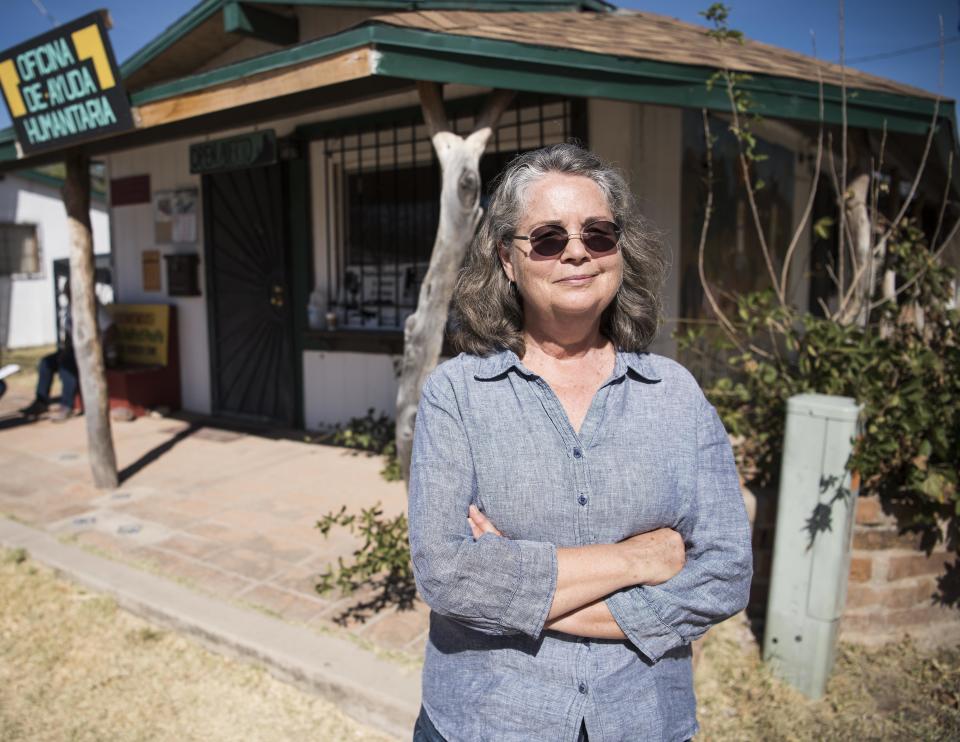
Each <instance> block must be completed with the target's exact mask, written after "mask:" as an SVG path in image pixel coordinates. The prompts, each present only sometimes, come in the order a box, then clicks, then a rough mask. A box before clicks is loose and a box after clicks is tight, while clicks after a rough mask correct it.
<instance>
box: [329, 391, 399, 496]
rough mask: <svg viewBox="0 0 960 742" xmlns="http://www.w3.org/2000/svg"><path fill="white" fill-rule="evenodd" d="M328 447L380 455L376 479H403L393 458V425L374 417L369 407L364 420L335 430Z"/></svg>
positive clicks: (359, 419) (394, 433)
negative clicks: (378, 474) (378, 472)
mask: <svg viewBox="0 0 960 742" xmlns="http://www.w3.org/2000/svg"><path fill="white" fill-rule="evenodd" d="M330 443H332V444H333V445H335V446H345V447H346V448H353V449H357V450H359V451H369V452H370V453H376V454H380V455H381V456H383V458H384V464H383V469H381V470H380V476H382V477H383V478H384V479H386V480H387V481H388V482H396V481H399V480H401V479H403V474H402V472H401V471H400V460H399V459H398V458H397V442H396V425H395V423H394V421H393V420H391V419H390V418H389V417H387V415H386V413H380V415H379V417H378V416H375V414H374V410H373V408H372V407H371V408H370V409H369V410H367V414H366V417H354V418H351V420H350V422H349V423H347V425H346V427H343V428H340V427H338V428H337V429H336V430H335V431H334V432H333V434H332V435H331V436H330Z"/></svg>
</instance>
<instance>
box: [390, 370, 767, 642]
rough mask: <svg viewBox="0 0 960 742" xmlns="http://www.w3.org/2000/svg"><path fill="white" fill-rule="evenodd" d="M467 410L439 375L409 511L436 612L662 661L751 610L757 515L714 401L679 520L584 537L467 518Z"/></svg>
mask: <svg viewBox="0 0 960 742" xmlns="http://www.w3.org/2000/svg"><path fill="white" fill-rule="evenodd" d="M457 410H458V408H457V405H456V400H455V399H454V398H453V392H452V389H450V387H449V384H448V383H447V382H445V381H444V380H442V379H439V380H438V379H437V378H436V377H431V379H430V380H428V382H427V384H426V385H425V386H424V389H423V394H422V398H421V404H420V409H419V411H418V413H417V425H416V432H415V440H414V454H413V457H414V463H413V466H412V468H411V480H410V502H409V512H410V547H411V556H412V558H413V566H414V576H415V577H416V580H417V585H418V587H419V589H420V594H421V595H422V596H423V598H424V600H425V601H426V602H427V604H428V605H429V606H430V607H431V608H432V609H433V610H434V611H435V612H436V613H438V614H440V615H443V616H446V617H448V618H451V619H453V620H456V621H458V622H460V623H462V624H464V625H466V626H469V627H470V628H473V629H475V630H476V631H479V632H482V633H486V634H492V635H507V634H521V633H522V634H526V635H528V636H530V637H532V638H534V639H536V638H538V637H539V636H540V634H541V633H542V631H543V630H544V629H551V630H554V631H562V632H564V633H568V634H573V635H576V636H584V637H591V638H605V639H621V640H623V639H626V640H627V641H629V642H630V643H632V644H633V645H634V646H636V647H637V648H638V649H639V650H640V651H641V652H642V653H643V654H644V655H645V656H647V657H648V658H649V659H650V660H651V661H656V660H657V659H659V658H660V657H661V656H662V655H663V654H664V653H665V652H667V651H669V650H670V649H673V648H674V647H676V646H679V645H682V644H686V643H689V642H690V641H692V640H693V639H696V638H697V637H698V636H700V635H701V634H703V633H704V632H705V631H706V630H707V629H708V628H709V627H710V626H711V625H713V624H715V623H717V622H719V621H722V620H723V619H725V618H727V617H729V616H731V615H733V614H734V613H736V612H737V611H740V610H742V609H743V607H744V605H745V604H746V600H747V596H748V593H749V585H750V577H751V574H752V554H751V548H750V533H749V525H748V523H747V518H746V514H745V512H744V507H743V500H742V498H741V495H740V489H739V481H738V479H737V475H736V470H735V468H734V464H733V457H732V454H731V452H730V444H729V441H728V439H727V436H726V432H725V431H724V429H723V425H722V424H721V423H720V421H719V418H717V415H716V412H715V411H714V410H713V408H712V407H711V406H710V405H709V404H708V403H707V402H706V401H705V400H702V403H701V404H700V408H699V412H698V421H697V451H698V461H697V478H696V492H695V493H694V499H693V503H692V505H691V506H690V507H688V508H686V509H685V512H684V513H683V514H682V515H681V517H680V519H679V521H678V523H677V524H675V525H676V528H675V530H671V529H659V530H657V531H651V532H650V533H645V534H638V535H635V536H632V537H630V538H628V539H625V540H624V541H621V542H619V543H616V544H593V545H589V546H581V547H575V548H558V547H556V546H554V545H553V544H550V543H545V542H539V541H527V540H521V539H508V538H504V537H502V536H500V535H498V531H497V529H496V527H495V525H494V524H492V523H490V522H489V520H487V519H486V518H485V517H484V516H483V515H482V514H481V513H479V511H476V510H475V509H472V510H469V518H468V517H466V516H467V514H468V507H469V506H470V502H471V500H472V499H473V498H472V494H473V493H472V492H471V483H472V482H473V468H472V467H473V464H472V456H471V452H470V449H469V445H468V442H467V439H466V435H465V432H464V429H463V424H462V421H461V420H460V418H459V413H458V411H457Z"/></svg>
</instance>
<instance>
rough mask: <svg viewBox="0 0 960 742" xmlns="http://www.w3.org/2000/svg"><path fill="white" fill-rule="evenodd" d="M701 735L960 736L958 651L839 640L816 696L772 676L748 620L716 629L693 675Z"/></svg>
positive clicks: (749, 737) (717, 737)
mask: <svg viewBox="0 0 960 742" xmlns="http://www.w3.org/2000/svg"><path fill="white" fill-rule="evenodd" d="M695 684H696V691H697V700H698V706H699V717H700V726H701V733H700V734H699V735H698V736H697V739H698V740H724V741H726V740H758V741H760V740H763V741H766V740H798V741H800V740H810V741H811V742H813V741H814V740H816V741H818V742H819V741H820V740H829V741H830V742H834V741H842V740H851V741H852V740H857V741H858V742H859V741H860V740H898V741H899V740H910V742H913V741H914V740H930V741H931V742H933V740H960V649H958V648H954V649H951V650H941V651H939V652H937V653H928V652H923V651H921V650H920V649H918V648H917V647H916V646H915V645H913V644H912V643H911V642H909V641H902V642H900V643H897V644H890V645H887V646H885V647H881V648H876V649H866V648H863V647H859V646H854V645H851V644H841V645H840V648H839V651H838V656H837V662H836V665H835V666H834V671H833V674H832V676H831V679H830V682H829V685H828V686H827V693H826V695H825V696H824V697H823V698H822V699H821V700H819V701H815V702H814V701H809V700H807V699H806V698H805V697H804V696H802V695H801V694H800V693H798V692H796V691H794V690H793V689H792V688H791V687H789V686H787V685H786V684H784V683H781V682H779V681H778V680H777V679H776V678H774V677H772V676H771V674H770V673H769V671H768V670H767V668H766V667H765V666H764V665H763V663H762V662H760V660H759V657H758V653H757V646H756V643H755V640H754V638H753V635H752V634H751V633H750V630H749V628H748V627H747V625H746V623H745V622H741V621H738V620H737V619H731V620H730V621H727V622H726V623H723V624H721V625H720V626H717V627H715V628H714V629H713V630H712V632H711V635H710V637H709V639H708V640H707V641H706V643H705V646H704V651H703V655H702V658H701V660H700V664H699V665H698V667H697V672H696V682H695Z"/></svg>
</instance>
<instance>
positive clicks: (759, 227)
mask: <svg viewBox="0 0 960 742" xmlns="http://www.w3.org/2000/svg"><path fill="white" fill-rule="evenodd" d="M724 76H725V78H726V81H727V97H728V98H729V99H730V112H731V113H732V114H733V125H734V127H735V128H736V130H737V131H738V132H742V131H743V129H742V128H741V127H740V115H739V113H738V112H737V102H736V98H735V97H734V94H733V80H732V79H731V78H730V73H729V71H725V72H724ZM737 150H738V157H739V160H740V170H741V171H742V172H743V185H744V187H745V188H746V189H747V202H748V203H749V204H750V213H751V214H752V215H753V226H754V229H755V230H756V232H757V239H758V240H759V241H760V252H761V253H763V262H764V263H765V264H766V266H767V274H768V275H769V276H770V285H771V286H773V290H774V291H775V292H776V294H777V299H778V300H779V301H780V305H781V306H783V305H785V303H786V302H785V301H784V297H783V293H782V292H781V291H780V284H779V283H778V282H777V273H776V271H775V270H774V268H773V257H772V256H771V254H770V246H769V245H768V244H767V238H766V235H764V233H763V224H762V221H761V219H760V210H759V209H758V208H757V200H756V197H755V194H754V189H753V183H752V182H751V180H750V164H749V163H748V162H747V156H746V155H745V154H744V153H743V145H742V143H741V141H740V138H739V137H737Z"/></svg>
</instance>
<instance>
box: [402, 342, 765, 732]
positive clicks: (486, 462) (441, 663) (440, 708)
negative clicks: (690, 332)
mask: <svg viewBox="0 0 960 742" xmlns="http://www.w3.org/2000/svg"><path fill="white" fill-rule="evenodd" d="M470 503H475V504H476V505H477V506H478V507H479V508H480V509H481V510H482V511H483V512H484V513H486V515H487V516H488V517H489V518H490V520H491V521H492V522H493V524H494V525H495V526H496V527H497V528H498V529H499V530H500V531H501V532H502V533H503V535H504V537H505V538H500V537H497V536H495V535H493V534H485V535H483V536H482V537H481V538H480V539H478V540H474V539H473V537H472V535H471V532H470V528H469V524H468V523H467V509H468V507H469V505H470ZM409 518H410V547H411V553H412V557H413V568H414V575H415V577H416V581H417V586H418V588H419V590H420V594H421V595H422V597H423V599H424V600H425V601H426V602H427V604H428V605H429V606H430V607H431V609H432V611H431V614H430V636H429V641H428V644H427V650H426V659H425V663H424V667H423V705H424V707H425V709H426V711H427V713H428V715H429V716H430V719H431V720H432V721H433V723H434V725H435V726H436V728H437V730H438V731H439V732H440V734H442V735H443V736H444V737H445V738H446V739H448V740H451V742H456V741H459V740H465V741H470V742H473V741H474V740H490V742H510V741H511V740H515V741H517V742H520V741H521V740H523V742H528V741H529V740H557V741H558V742H575V740H576V739H577V736H578V733H579V730H580V723H581V720H583V721H584V722H585V724H586V727H587V732H588V734H589V737H590V740H591V742H614V741H615V740H630V741H631V742H633V741H636V740H685V739H688V738H690V737H692V736H693V735H694V733H695V732H696V731H697V721H696V702H695V699H694V694H693V679H692V667H691V650H690V642H691V641H692V640H693V639H696V638H697V637H699V636H700V635H701V634H703V633H704V632H705V631H706V630H707V629H708V628H709V627H710V626H711V625H713V624H715V623H717V622H719V621H722V620H723V619H725V618H727V617H729V616H731V615H733V614H734V613H736V612H738V611H740V610H742V609H743V608H744V606H745V605H746V602H747V596H748V592H749V588H750V578H751V574H752V554H751V547H750V529H749V525H748V522H747V515H746V512H745V509H744V506H743V499H742V497H741V494H740V487H739V481H738V478H737V474H736V470H735V467H734V462H733V455H732V451H731V448H730V443H729V440H728V438H727V435H726V432H725V431H724V428H723V425H722V423H721V422H720V419H719V418H718V416H717V413H716V411H715V410H714V409H713V407H712V406H711V405H710V404H709V403H708V402H707V401H706V399H705V398H704V395H703V393H702V392H701V390H700V388H699V386H698V385H697V383H696V381H694V379H693V377H692V376H691V375H690V374H689V373H688V372H687V371H686V370H685V369H684V368H683V367H682V366H680V365H679V364H677V363H675V362H674V361H671V360H669V359H667V358H663V357H660V356H656V355H651V354H646V353H643V354H638V353H626V352H618V353H617V357H616V364H615V366H614V370H613V374H612V375H611V377H610V378H609V379H608V380H607V381H606V383H604V385H603V386H602V387H600V389H599V391H598V392H597V394H596V396H595V397H594V399H593V402H592V404H591V407H590V409H589V411H588V412H587V415H586V418H585V419H584V421H583V424H582V426H581V429H580V432H579V433H577V432H575V431H574V430H573V427H572V426H571V425H570V422H569V420H568V418H567V416H566V413H565V411H564V409H563V407H562V406H561V404H560V401H559V400H558V399H557V397H556V395H555V394H554V392H553V391H552V390H551V389H550V386H549V385H548V384H547V383H546V381H544V379H542V378H541V377H539V376H537V375H536V374H534V373H532V372H530V370H529V369H527V368H526V367H524V365H523V364H522V363H521V362H520V361H519V359H518V358H517V356H516V354H515V353H513V352H512V351H502V352H500V353H496V354H494V355H491V356H487V357H483V358H481V357H477V356H472V355H468V354H460V355H459V356H457V357H456V358H453V359H451V360H449V361H447V362H445V363H443V364H441V365H440V366H438V367H437V369H436V370H435V371H434V372H433V373H432V374H431V376H430V377H429V379H427V382H426V384H425V385H424V388H423V392H422V397H421V401H420V407H419V410H418V412H417V418H416V432H415V437H414V446H413V460H412V464H411V473H410V500H409ZM661 527H669V528H673V529H675V530H677V531H678V532H679V533H681V534H682V535H683V538H684V542H685V544H686V557H687V560H686V565H685V566H684V568H683V570H682V571H681V572H680V573H679V574H677V575H676V576H675V577H673V578H672V579H671V580H669V581H667V582H665V583H663V584H661V585H658V586H644V585H641V586H635V587H631V588H628V589H624V590H621V591H619V592H616V593H613V594H612V595H610V596H608V597H607V599H606V604H607V606H608V607H609V609H610V612H611V614H612V615H613V617H614V618H615V619H616V621H617V623H618V624H619V626H620V628H621V629H622V630H623V633H624V634H625V635H626V636H627V638H628V640H624V641H612V640H599V639H583V638H580V637H576V636H571V635H569V634H563V633H560V632H554V631H550V630H546V631H545V630H544V623H545V622H546V619H547V614H548V612H549V610H550V605H551V603H552V602H553V595H554V591H555V589H556V582H557V556H556V549H557V547H573V546H583V545H586V544H596V543H613V542H617V541H621V540H622V539H624V538H627V537H628V536H632V535H634V534H637V533H642V532H646V531H651V530H654V529H656V528H661Z"/></svg>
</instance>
